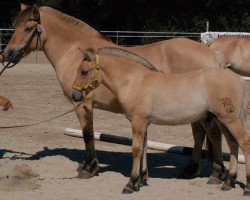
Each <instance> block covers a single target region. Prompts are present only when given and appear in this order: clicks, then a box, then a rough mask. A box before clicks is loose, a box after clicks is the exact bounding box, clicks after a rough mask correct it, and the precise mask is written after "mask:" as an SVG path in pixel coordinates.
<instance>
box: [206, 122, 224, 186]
mask: <svg viewBox="0 0 250 200" xmlns="http://www.w3.org/2000/svg"><path fill="white" fill-rule="evenodd" d="M205 129H206V134H207V136H208V140H207V141H208V142H210V143H211V145H210V146H208V160H209V161H210V162H211V163H212V167H213V171H212V174H211V175H210V176H209V180H208V182H207V183H208V184H221V183H222V182H223V181H224V180H225V179H226V178H227V175H228V171H227V170H226V167H225V166H224V164H223V155H222V134H221V129H220V128H219V126H218V124H217V122H216V120H214V119H213V120H211V122H210V123H209V125H207V126H205ZM208 142H207V143H208Z"/></svg>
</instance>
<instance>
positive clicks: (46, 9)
mask: <svg viewBox="0 0 250 200" xmlns="http://www.w3.org/2000/svg"><path fill="white" fill-rule="evenodd" d="M39 10H40V11H43V12H46V13H48V14H50V15H53V16H56V17H57V18H59V19H60V20H62V21H64V22H66V23H68V24H72V25H74V26H76V27H77V28H78V29H79V30H81V31H82V32H85V33H86V32H88V33H90V34H92V35H94V36H101V34H100V33H99V32H98V31H96V30H95V29H94V28H92V27H91V26H89V25H88V24H86V23H84V22H83V21H81V20H79V19H76V18H74V17H72V16H69V15H67V14H64V13H62V12H60V11H58V10H56V9H54V8H51V7H47V6H42V7H40V8H39Z"/></svg>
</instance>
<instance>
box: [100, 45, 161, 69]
mask: <svg viewBox="0 0 250 200" xmlns="http://www.w3.org/2000/svg"><path fill="white" fill-rule="evenodd" d="M97 52H98V53H100V54H108V55H113V56H118V57H122V58H126V59H128V60H131V61H134V62H136V63H139V64H142V65H143V66H145V67H147V68H148V69H150V70H153V71H158V70H157V69H156V68H155V67H154V65H152V64H151V63H150V62H149V61H147V60H146V59H145V58H143V57H141V56H139V55H137V54H135V53H133V52H130V51H127V50H124V49H120V48H115V47H103V48H100V49H97Z"/></svg>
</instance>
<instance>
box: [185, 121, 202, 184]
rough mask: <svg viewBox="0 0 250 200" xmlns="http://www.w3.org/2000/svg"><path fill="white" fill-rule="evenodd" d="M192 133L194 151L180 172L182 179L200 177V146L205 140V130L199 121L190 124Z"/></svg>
mask: <svg viewBox="0 0 250 200" xmlns="http://www.w3.org/2000/svg"><path fill="white" fill-rule="evenodd" d="M191 127H192V133H193V138H194V149H193V152H192V158H191V160H190V161H189V164H188V165H187V166H186V167H185V168H184V170H183V171H182V172H181V174H180V176H181V177H182V178H186V179H191V178H195V177H198V176H199V175H200V160H201V153H202V145H203V142H204V139H205V134H206V132H205V129H204V128H203V126H202V124H201V123H200V122H199V121H196V122H194V123H192V124H191Z"/></svg>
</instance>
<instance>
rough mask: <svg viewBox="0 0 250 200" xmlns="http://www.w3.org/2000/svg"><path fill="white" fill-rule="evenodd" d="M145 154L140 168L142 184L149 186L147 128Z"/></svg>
mask: <svg viewBox="0 0 250 200" xmlns="http://www.w3.org/2000/svg"><path fill="white" fill-rule="evenodd" d="M143 143H144V144H143V146H144V148H143V156H142V158H141V170H140V179H141V180H140V181H141V182H140V186H141V187H142V186H147V185H148V184H147V180H148V163H147V147H148V145H147V130H146V132H145V137H144V142H143Z"/></svg>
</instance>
